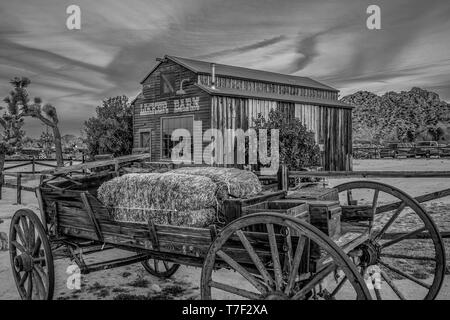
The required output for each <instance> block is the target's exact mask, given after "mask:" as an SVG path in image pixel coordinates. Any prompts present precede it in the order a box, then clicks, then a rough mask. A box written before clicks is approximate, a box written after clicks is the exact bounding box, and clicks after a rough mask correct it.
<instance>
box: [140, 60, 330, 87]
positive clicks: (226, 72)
mask: <svg viewBox="0 0 450 320" xmlns="http://www.w3.org/2000/svg"><path fill="white" fill-rule="evenodd" d="M164 58H165V59H168V60H171V61H173V62H175V63H177V64H180V65H182V66H183V67H185V68H187V69H189V70H191V71H192V72H195V73H200V74H211V62H207V61H200V60H194V59H188V58H181V57H175V56H168V55H166V56H164ZM160 64H161V62H159V63H158V64H156V65H155V67H154V68H153V69H152V70H151V71H150V72H149V73H148V74H147V75H146V76H145V78H144V79H143V80H142V81H141V83H143V82H144V81H145V80H146V79H147V78H148V77H149V76H150V74H152V73H153V71H155V70H156V69H157V68H158V66H159V65H160ZM215 65H216V75H218V76H228V77H234V78H242V79H250V80H258V81H264V82H271V83H279V84H287V85H294V86H301V87H307V88H315V89H323V90H329V91H335V92H337V91H338V90H337V89H335V88H333V87H330V86H328V85H326V84H323V83H321V82H318V81H316V80H313V79H311V78H308V77H299V76H292V75H287V74H282V73H275V72H269V71H263V70H255V69H249V68H243V67H236V66H230V65H225V64H220V63H215Z"/></svg>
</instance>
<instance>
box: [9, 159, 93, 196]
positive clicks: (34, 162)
mask: <svg viewBox="0 0 450 320" xmlns="http://www.w3.org/2000/svg"><path fill="white" fill-rule="evenodd" d="M44 161H46V162H49V161H51V162H56V159H35V158H32V159H17V160H14V159H7V160H5V163H6V164H7V163H8V162H16V163H17V162H19V163H18V164H14V165H10V166H8V165H5V167H4V169H3V172H0V200H1V199H2V193H3V188H11V189H15V190H16V203H17V204H22V191H29V192H35V188H34V187H29V186H25V185H23V177H25V176H27V175H32V176H35V175H38V176H39V177H40V178H42V174H45V173H48V172H49V170H36V166H43V167H48V168H52V170H54V169H56V168H57V167H58V166H57V165H56V164H51V163H46V162H44ZM63 161H65V163H66V164H68V165H69V166H72V165H73V161H74V160H73V159H71V158H69V159H64V160H63ZM75 161H77V160H75ZM82 162H83V163H84V157H83V159H82ZM26 166H31V170H29V171H21V172H8V170H11V169H17V168H22V167H26ZM5 177H14V178H15V179H13V180H15V184H14V183H12V182H11V181H6V180H5Z"/></svg>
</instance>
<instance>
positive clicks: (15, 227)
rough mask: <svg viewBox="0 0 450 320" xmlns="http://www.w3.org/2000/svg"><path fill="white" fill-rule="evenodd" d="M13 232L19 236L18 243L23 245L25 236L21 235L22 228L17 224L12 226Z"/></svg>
mask: <svg viewBox="0 0 450 320" xmlns="http://www.w3.org/2000/svg"><path fill="white" fill-rule="evenodd" d="M14 230H16V235H17V236H19V239H20V242H22V243H23V244H25V243H27V242H26V241H25V235H24V234H23V231H22V228H20V226H19V225H18V224H15V225H14Z"/></svg>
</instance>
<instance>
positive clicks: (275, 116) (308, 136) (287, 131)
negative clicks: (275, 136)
mask: <svg viewBox="0 0 450 320" xmlns="http://www.w3.org/2000/svg"><path fill="white" fill-rule="evenodd" d="M254 121H255V126H254V129H256V130H257V131H258V130H259V129H267V132H268V138H267V139H268V142H270V136H269V134H270V130H271V129H279V139H280V162H281V163H284V164H286V165H287V166H288V168H289V169H290V170H301V169H302V168H305V167H310V166H318V165H320V150H319V146H318V145H317V144H316V142H315V139H314V133H313V132H312V131H309V130H308V129H307V128H306V126H304V125H303V124H302V123H301V121H300V120H299V119H297V118H291V119H288V118H287V117H286V115H285V114H284V113H282V112H281V111H280V110H275V109H274V110H271V111H270V112H269V117H268V119H265V118H264V117H263V115H262V114H259V115H258V116H257V118H256V119H254Z"/></svg>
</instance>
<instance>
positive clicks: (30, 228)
mask: <svg viewBox="0 0 450 320" xmlns="http://www.w3.org/2000/svg"><path fill="white" fill-rule="evenodd" d="M28 232H29V235H28V239H29V240H28V248H29V250H30V252H32V250H33V248H34V242H35V241H36V238H35V237H36V234H35V230H34V224H33V222H32V221H31V220H29V223H28Z"/></svg>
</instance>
